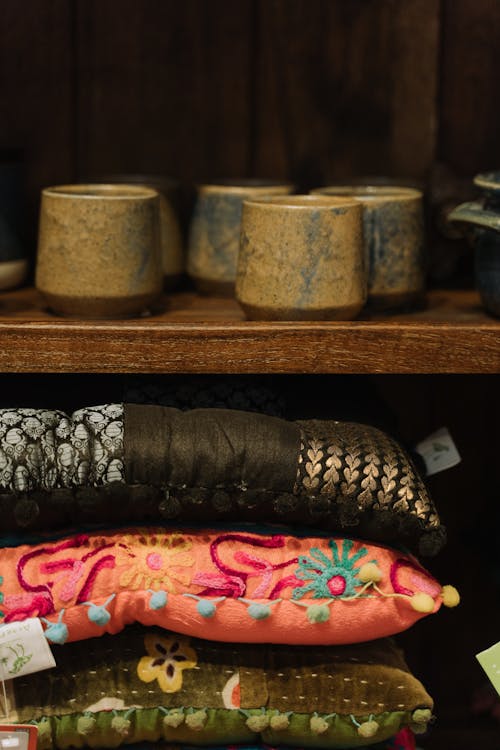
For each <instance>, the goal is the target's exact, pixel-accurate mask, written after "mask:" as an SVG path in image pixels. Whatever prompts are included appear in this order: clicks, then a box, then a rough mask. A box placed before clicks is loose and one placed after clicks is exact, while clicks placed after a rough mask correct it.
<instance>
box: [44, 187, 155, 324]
mask: <svg viewBox="0 0 500 750" xmlns="http://www.w3.org/2000/svg"><path fill="white" fill-rule="evenodd" d="M158 204H159V198H158V193H157V192H156V191H155V190H152V189H150V188H146V187H139V186H137V185H98V184H96V185H61V186H56V187H50V188H46V189H45V190H43V191H42V202H41V208H40V224H39V234H38V255H37V265H36V276H35V283H36V286H37V289H38V290H39V291H40V292H41V293H42V295H43V296H44V297H45V300H46V302H47V304H48V306H49V307H50V308H51V309H52V310H53V311H54V312H56V313H59V314H61V315H71V316H83V317H89V318H114V317H128V316H133V315H138V314H141V313H143V312H145V311H147V310H148V309H149V308H150V307H151V305H153V304H154V303H155V301H156V300H157V299H158V297H159V295H160V293H161V291H162V272H161V255H160V244H159V205H158Z"/></svg>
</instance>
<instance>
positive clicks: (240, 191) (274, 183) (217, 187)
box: [196, 177, 294, 195]
mask: <svg viewBox="0 0 500 750" xmlns="http://www.w3.org/2000/svg"><path fill="white" fill-rule="evenodd" d="M196 188H197V190H198V192H199V193H224V194H227V193H230V194H234V195H247V194H248V193H249V192H250V193H255V194H257V195H258V194H263V195H265V194H266V192H269V190H278V191H283V193H284V194H286V193H289V192H291V191H292V190H293V189H294V185H293V184H292V183H291V182H287V181H286V180H274V179H272V178H267V177H264V178H260V177H241V178H239V177H222V178H220V179H215V180H211V181H210V182H201V183H199V184H198V185H197V186H196Z"/></svg>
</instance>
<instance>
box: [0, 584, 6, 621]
mask: <svg viewBox="0 0 500 750" xmlns="http://www.w3.org/2000/svg"><path fill="white" fill-rule="evenodd" d="M2 583H3V576H0V586H1V585H2ZM3 598H4V597H3V591H0V604H2V603H3ZM4 615H5V612H2V611H0V617H4Z"/></svg>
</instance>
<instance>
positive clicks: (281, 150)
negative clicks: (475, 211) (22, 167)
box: [0, 0, 500, 203]
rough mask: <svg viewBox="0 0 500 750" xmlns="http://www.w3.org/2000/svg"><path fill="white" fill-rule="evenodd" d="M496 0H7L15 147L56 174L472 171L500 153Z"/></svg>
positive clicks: (5, 85) (51, 177)
mask: <svg viewBox="0 0 500 750" xmlns="http://www.w3.org/2000/svg"><path fill="white" fill-rule="evenodd" d="M499 39H500V3H498V2H497V0H349V2H345V1H344V0H314V2H310V0H237V1H235V0H183V2H178V0H140V1H138V0H2V4H1V16H0V91H1V117H0V148H9V147H20V148H22V149H24V150H25V154H26V165H27V175H28V185H29V190H30V196H31V200H32V203H34V202H35V201H36V199H37V197H38V191H39V190H40V188H41V187H42V186H45V185H49V184H55V183H62V182H70V181H74V180H76V179H79V178H81V177H82V176H85V175H88V174H95V173H103V172H104V173H107V172H117V171H120V172H155V173H163V174H169V175H172V176H174V177H177V178H179V179H180V180H181V181H183V182H187V183H189V182H193V181H198V180H201V179H207V178H213V177H216V176H271V177H279V178H283V177H286V178H289V179H292V180H294V181H296V183H297V184H298V185H300V186H304V187H310V186H313V185H317V184H321V183H325V182H328V181H330V180H332V179H342V178H345V177H349V176H353V175H367V174H368V175H387V176H393V177H399V178H414V179H416V180H422V179H428V178H429V176H430V174H431V172H432V170H433V167H435V165H436V163H440V164H443V165H445V166H446V167H447V168H448V169H449V170H451V172H452V173H454V174H455V173H456V174H457V175H461V176H465V177H470V176H471V175H473V174H474V173H475V172H477V171H479V170H483V169H489V168H493V167H495V166H497V165H498V164H500V139H499V138H498V131H499V125H500V97H499V96H498V93H499V91H498V41H499Z"/></svg>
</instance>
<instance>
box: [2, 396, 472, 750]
mask: <svg viewBox="0 0 500 750" xmlns="http://www.w3.org/2000/svg"><path fill="white" fill-rule="evenodd" d="M0 530H1V532H2V533H3V535H4V537H5V535H10V536H9V537H6V538H7V541H6V542H4V546H3V547H2V548H1V549H0V573H1V574H2V577H3V578H2V582H1V584H0V599H1V610H2V611H1V613H0V622H2V623H9V622H14V621H20V620H25V619H27V618H33V617H36V618H40V620H41V622H42V623H43V626H44V633H45V637H46V639H47V640H48V641H49V642H50V643H51V644H52V645H53V646H54V648H53V653H54V656H55V659H56V664H57V666H56V668H54V669H51V670H48V671H43V672H37V673H33V674H28V675H25V676H20V677H17V678H16V679H13V680H12V682H11V684H10V686H9V692H8V714H9V715H8V720H9V721H14V722H24V723H34V724H36V725H37V727H38V731H39V739H38V743H39V747H40V748H66V747H85V746H89V747H101V748H104V747H117V746H119V745H121V744H129V743H137V742H155V743H157V742H160V741H162V742H164V743H166V744H175V745H178V744H185V745H195V746H200V745H218V746H226V745H231V746H235V745H251V746H253V747H255V746H256V745H261V744H262V743H265V744H269V745H272V746H273V747H276V746H278V745H279V746H287V745H289V746H300V747H312V748H314V747H318V748H322V747H325V748H326V747H329V748H330V747H331V748H335V747H339V748H341V747H342V748H348V747H361V746H368V745H372V744H375V743H382V744H381V745H380V746H381V747H387V748H388V747H394V748H400V747H402V748H405V747H408V748H410V747H413V746H414V745H413V744H412V743H413V739H412V731H416V732H421V731H425V730H426V728H427V725H428V723H429V722H430V720H431V718H432V711H433V703H432V699H431V698H430V696H429V695H428V694H427V692H426V690H425V689H424V687H423V686H422V685H421V683H420V682H419V681H418V680H417V679H416V678H415V677H414V676H413V675H412V674H411V673H410V671H409V669H408V667H407V665H406V664H405V661H404V658H403V656H402V653H401V651H400V650H399V649H398V647H397V646H396V645H395V643H394V641H393V640H392V638H391V637H390V636H392V635H394V634H396V633H398V632H401V631H403V630H405V629H406V628H408V627H410V626H411V625H413V623H415V622H416V621H417V620H418V619H420V618H422V617H424V616H426V615H428V614H432V613H434V612H436V611H437V610H438V609H439V607H440V606H441V604H445V605H448V606H454V605H455V604H457V603H458V595H457V593H456V591H455V589H454V588H453V587H451V586H444V587H442V586H441V585H440V584H439V583H438V582H437V581H436V580H435V579H434V578H433V577H432V575H431V574H430V573H429V572H427V571H426V569H425V568H423V567H422V565H421V564H420V562H419V561H418V556H420V555H426V554H435V553H436V552H438V551H439V550H440V549H441V547H442V546H443V544H444V542H445V532H444V529H443V527H442V526H441V524H440V521H439V517H438V515H437V513H436V510H435V507H434V505H433V503H432V501H431V500H430V498H429V496H428V494H427V492H426V489H425V487H424V484H423V483H422V481H421V479H420V477H419V475H418V472H417V470H416V468H415V466H414V465H413V464H412V462H411V460H410V459H409V457H408V455H407V454H406V453H405V452H404V450H403V449H402V448H401V446H399V445H398V444H397V443H396V442H395V441H394V440H392V439H391V438H390V437H388V436H387V435H385V434H384V433H382V432H380V431H379V430H377V429H375V428H373V427H369V426H365V425H359V424H353V423H344V422H334V421H303V422H289V421H285V420H282V419H279V418H276V417H271V416H264V415H260V414H252V413H248V412H238V411H233V410H225V409H196V410H192V411H189V412H181V411H178V410H177V409H173V408H168V407H161V406H151V405H131V404H125V405H124V404H110V405H106V406H99V407H92V408H86V409H81V410H79V411H78V412H75V413H74V414H73V415H71V416H67V415H66V414H64V413H61V412H57V411H43V410H34V409H23V408H21V409H3V410H0ZM369 540H370V541H369ZM415 555H417V556H415ZM395 738H397V739H395ZM377 746H378V745H377Z"/></svg>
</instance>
